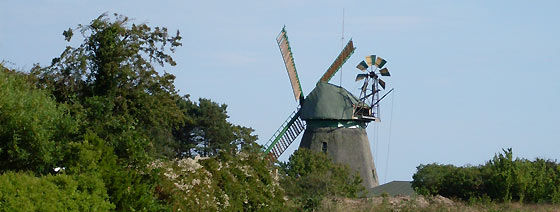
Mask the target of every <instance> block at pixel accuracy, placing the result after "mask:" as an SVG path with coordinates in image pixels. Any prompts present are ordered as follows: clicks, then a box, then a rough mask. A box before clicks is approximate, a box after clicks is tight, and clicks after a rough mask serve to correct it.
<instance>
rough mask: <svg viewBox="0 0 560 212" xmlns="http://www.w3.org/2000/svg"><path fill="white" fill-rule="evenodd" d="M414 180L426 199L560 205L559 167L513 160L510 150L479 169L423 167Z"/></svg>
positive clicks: (545, 161)
mask: <svg viewBox="0 0 560 212" xmlns="http://www.w3.org/2000/svg"><path fill="white" fill-rule="evenodd" d="M413 179H414V180H413V182H412V184H413V187H414V188H415V189H416V191H418V192H419V193H421V194H425V195H436V194H439V195H442V196H446V197H455V198H460V199H463V200H471V201H472V200H496V201H505V202H509V201H512V200H514V201H520V202H533V203H542V202H549V203H560V164H558V163H557V162H556V161H551V160H543V159H539V158H537V159H535V160H534V161H530V160H527V159H519V158H517V159H515V160H513V157H512V150H511V149H508V150H504V152H503V154H502V153H500V154H497V155H495V156H494V158H493V159H492V160H490V161H488V162H487V163H486V164H484V165H480V166H464V167H456V166H453V165H440V164H428V165H420V166H418V168H417V172H416V174H414V176H413Z"/></svg>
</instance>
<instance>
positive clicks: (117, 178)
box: [0, 14, 283, 211]
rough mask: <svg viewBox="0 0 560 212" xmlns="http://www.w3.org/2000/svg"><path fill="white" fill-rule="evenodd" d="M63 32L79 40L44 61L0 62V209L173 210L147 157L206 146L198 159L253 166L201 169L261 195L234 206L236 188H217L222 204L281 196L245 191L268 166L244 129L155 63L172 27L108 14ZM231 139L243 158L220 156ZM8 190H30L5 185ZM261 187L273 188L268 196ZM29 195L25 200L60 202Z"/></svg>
mask: <svg viewBox="0 0 560 212" xmlns="http://www.w3.org/2000/svg"><path fill="white" fill-rule="evenodd" d="M74 31H78V32H79V34H81V36H82V38H83V40H82V42H81V44H79V45H78V46H76V47H72V46H68V47H66V49H65V50H64V51H63V53H62V54H61V55H60V56H58V57H56V58H54V59H53V60H52V63H51V64H50V65H49V66H46V67H41V66H39V65H36V66H35V67H34V68H33V69H32V70H31V72H29V73H25V72H20V71H14V70H8V69H7V68H5V67H4V66H3V64H0V159H1V160H0V178H1V179H2V180H4V181H2V182H3V183H7V184H10V185H11V186H6V187H5V189H4V190H0V198H3V199H2V201H0V202H2V204H0V210H2V211H3V210H10V208H12V207H16V206H14V205H12V204H16V202H17V201H21V202H29V201H35V200H36V199H41V198H43V199H44V201H46V202H57V201H59V202H60V203H61V204H69V206H68V207H66V210H70V211H106V210H109V209H113V210H116V211H138V210H141V211H168V210H172V209H177V208H176V207H175V206H176V203H178V202H177V201H175V200H176V199H177V198H176V196H175V195H173V196H171V195H164V194H175V193H174V192H176V191H175V190H173V189H172V188H171V187H169V186H165V185H168V184H166V182H167V183H169V181H168V180H166V178H163V177H162V176H164V175H162V173H166V172H165V170H163V168H150V166H149V164H151V163H153V161H164V162H165V163H166V164H168V163H172V161H177V160H181V159H182V158H183V159H186V158H189V157H194V156H196V155H202V156H213V157H214V158H212V159H208V160H205V161H208V163H209V164H211V163H210V161H214V160H215V161H217V162H220V161H221V163H225V164H228V163H231V164H232V166H233V167H237V166H239V165H241V164H244V165H243V166H242V167H249V169H248V171H249V172H250V173H256V174H255V176H258V177H255V180H253V181H254V182H253V181H247V179H248V177H247V176H244V175H239V171H231V172H232V173H235V174H231V175H226V174H221V173H220V172H219V171H217V172H213V171H214V170H213V169H212V168H211V167H209V168H208V170H209V173H215V175H216V176H222V175H224V176H223V177H224V178H225V177H226V176H229V178H232V179H234V180H237V181H239V182H247V183H246V184H243V183H242V184H240V186H241V188H243V189H245V190H246V191H247V193H246V196H250V197H251V198H253V197H259V198H261V199H259V200H254V199H250V202H249V203H247V204H249V205H242V206H240V205H239V204H237V203H238V199H243V198H241V197H239V195H240V194H243V192H241V193H240V192H239V191H233V190H232V189H229V190H228V189H222V190H223V192H224V194H228V195H229V197H230V199H231V201H230V206H231V208H236V210H237V209H239V208H241V210H243V209H247V207H248V209H249V210H257V209H258V208H266V207H273V206H277V205H278V204H279V203H278V201H279V200H281V201H283V199H282V198H281V196H282V195H276V193H274V192H279V189H277V188H276V189H274V188H272V189H270V188H268V190H267V189H259V190H253V189H254V188H261V187H263V186H264V185H266V186H269V184H268V183H270V182H272V180H270V178H271V177H270V176H272V175H270V170H272V169H271V166H270V165H269V164H268V163H266V162H264V161H262V160H258V161H257V160H256V158H258V157H257V156H255V155H256V154H257V153H256V152H255V151H254V149H255V147H254V145H255V144H254V142H255V141H256V139H257V137H256V136H255V135H252V133H253V129H251V128H247V127H243V126H238V125H234V124H231V123H230V122H228V121H227V118H229V117H228V115H227V111H226V108H227V106H226V105H225V104H218V103H216V102H213V101H211V100H209V99H200V100H199V102H193V101H191V100H190V99H189V98H188V96H185V97H180V96H179V95H178V91H177V90H176V89H175V87H174V85H173V83H174V78H175V77H174V76H173V75H171V74H168V73H165V72H164V71H161V70H156V68H157V67H163V68H165V67H166V65H172V66H173V65H175V64H176V63H175V61H174V60H173V58H172V57H171V53H173V52H174V51H175V48H176V47H178V46H181V43H180V40H181V37H180V35H179V32H177V33H176V34H173V35H171V34H168V31H167V29H166V28H160V27H154V28H152V27H149V26H148V25H147V24H140V25H136V24H131V23H129V19H128V18H127V17H125V16H121V15H117V14H115V15H107V14H103V15H101V16H99V17H98V18H96V19H94V20H93V21H92V22H91V23H89V24H88V25H79V26H78V27H77V28H74V29H72V28H70V29H68V30H66V31H64V33H63V35H64V38H65V39H66V40H67V41H70V40H71V39H73V37H74ZM161 73H163V74H161ZM242 150H243V151H244V152H246V153H245V154H248V155H250V156H248V158H251V160H247V161H240V160H237V159H235V158H234V157H233V156H229V157H228V156H227V155H236V154H238V153H239V151H242ZM176 158H178V159H176ZM232 158H233V159H232ZM228 161H229V162H228ZM224 170H227V169H224ZM11 171H15V172H11ZM20 171H26V172H25V173H22V172H20ZM265 173H266V175H265ZM267 176H268V177H267ZM2 177H3V178H2ZM185 177H192V176H190V175H189V176H185ZM223 181H225V180H221V181H220V180H218V179H215V180H214V182H216V186H217V187H220V188H221V186H225V185H227V183H224V182H223ZM249 182H252V183H249ZM220 183H221V184H220ZM259 183H260V184H259ZM26 184H33V185H34V184H41V185H42V186H43V185H44V186H45V187H44V188H45V189H52V190H53V194H56V195H54V196H52V197H51V198H46V196H45V195H49V193H48V192H44V189H42V187H41V188H39V187H37V188H39V189H38V190H37V193H32V190H29V189H27V188H23V187H25V186H26ZM87 186H90V187H87ZM92 186H93V187H92ZM236 186H237V184H236V185H235V186H230V187H232V188H237V187H236ZM226 187H227V186H226ZM277 187H278V186H277ZM9 189H12V190H9ZM14 189H15V190H17V191H22V192H23V191H25V192H31V193H21V195H20V196H14V195H16V194H17V192H13V191H14ZM57 189H58V190H57ZM166 189H167V190H166ZM213 189H215V188H213ZM56 192H58V193H56ZM267 192H268V193H267ZM270 192H272V193H273V195H276V196H277V197H276V198H270V195H271V194H269V193H270ZM265 194H266V195H265ZM68 195H70V196H68ZM71 195H74V196H71ZM15 197H18V198H19V199H18V198H15ZM82 198H86V199H91V200H92V201H91V202H89V203H88V204H90V205H88V204H84V205H81V204H82V203H83V201H82ZM67 199H70V200H71V201H73V202H71V201H70V200H67ZM245 199H247V198H245ZM93 200H95V201H93ZM6 201H7V203H6V204H4V203H3V202H6ZM69 201H70V202H69ZM36 202H37V204H36V205H31V206H30V208H31V209H30V210H35V209H37V208H40V209H41V210H44V211H59V210H65V207H58V206H59V205H57V204H53V205H54V206H52V207H51V206H49V207H45V206H44V203H45V202H41V201H39V200H37V201H36ZM76 205H78V206H76ZM262 205H266V207H264V206H262ZM35 206H36V208H35V209H33V208H34V207H35ZM74 206H76V207H74ZM191 206H192V205H191ZM179 208H181V207H179ZM187 208H188V207H187ZM184 209H186V208H184ZM190 209H191V210H193V208H192V207H191V208H190Z"/></svg>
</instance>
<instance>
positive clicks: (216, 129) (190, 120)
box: [173, 96, 257, 157]
mask: <svg viewBox="0 0 560 212" xmlns="http://www.w3.org/2000/svg"><path fill="white" fill-rule="evenodd" d="M178 105H179V107H180V108H181V110H182V111H183V113H184V115H185V117H187V118H186V121H185V122H183V123H181V124H180V125H178V126H177V127H176V128H175V130H174V131H173V134H174V136H175V139H176V140H177V142H178V145H177V147H176V148H177V150H176V151H177V153H178V156H179V157H192V156H194V155H202V156H212V155H217V153H218V152H219V151H230V152H231V151H238V150H240V148H241V146H243V145H250V144H252V143H254V142H255V141H256V140H257V136H255V135H252V133H253V132H254V130H253V129H251V128H247V127H243V126H239V125H234V124H232V123H230V122H229V121H228V120H227V119H228V118H229V116H228V115H227V105H226V104H218V103H216V102H213V101H212V100H210V99H205V98H200V99H199V100H198V103H196V102H192V101H191V100H189V99H188V96H185V97H183V98H182V99H181V100H179V102H178Z"/></svg>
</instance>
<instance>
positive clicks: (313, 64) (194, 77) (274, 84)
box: [0, 0, 560, 182]
mask: <svg viewBox="0 0 560 212" xmlns="http://www.w3.org/2000/svg"><path fill="white" fill-rule="evenodd" d="M343 8H344V11H345V26H344V37H345V39H346V41H347V39H348V38H353V41H354V45H355V46H356V47H357V49H356V51H355V53H354V55H353V56H352V57H351V58H350V59H349V60H348V62H347V63H346V65H345V66H344V67H343V68H342V70H341V72H339V73H338V74H337V75H335V77H333V79H332V81H331V82H332V83H334V84H340V82H342V85H343V86H344V87H345V88H346V89H348V90H349V91H351V92H353V93H355V94H358V88H359V86H360V85H359V84H358V83H355V82H354V81H353V79H354V77H355V75H356V74H357V73H358V71H357V69H355V66H356V64H357V63H358V62H359V61H361V60H363V58H364V56H366V55H369V54H376V55H380V56H382V57H384V58H385V59H387V61H388V63H387V65H386V66H387V67H389V69H390V71H391V74H392V76H391V77H390V79H387V80H386V82H387V84H388V86H389V87H394V88H395V92H394V94H393V95H389V96H388V97H387V98H386V99H385V100H384V101H383V103H382V108H381V110H382V111H381V116H382V120H383V121H382V122H381V123H380V124H378V125H377V126H376V125H374V124H371V125H370V126H369V127H368V129H367V132H368V135H369V138H370V142H371V144H372V148H373V149H372V152H374V154H375V155H374V158H375V163H376V165H377V169H378V173H379V178H380V180H381V182H387V181H392V180H411V179H412V174H413V173H414V172H415V171H416V166H418V165H419V164H426V163H434V162H437V163H444V164H455V165H464V164H472V165H477V164H481V163H483V162H484V161H486V160H488V159H490V158H491V157H492V156H493V155H494V154H495V153H498V152H500V151H501V149H502V148H509V147H511V148H513V152H514V156H516V157H524V158H528V159H534V158H536V157H542V158H550V159H558V158H560V155H559V154H560V151H559V149H560V126H559V125H558V124H557V122H558V120H560V112H559V111H558V109H559V108H560V70H558V67H560V59H559V58H560V41H559V38H560V27H559V26H560V24H559V22H560V13H559V12H558V11H560V1H505V0H504V1H448V0H441V1H438V0H432V1H305V0H286V1H241V0H239V1H211V0H210V1H171V0H162V1H144V0H141V1H139V0H136V1H132V0H128V1H113V0H96V1H93V0H43V1H40V0H27V1H19V0H4V1H2V6H1V7H0V60H5V61H8V62H9V63H8V64H7V65H8V66H10V67H13V68H18V69H20V70H28V69H30V68H31V67H32V65H33V64H34V63H40V64H41V65H48V64H49V62H50V60H51V59H52V58H53V57H56V56H58V55H59V54H60V53H61V52H62V50H63V49H64V48H65V46H66V45H68V44H67V43H66V42H65V41H64V39H63V36H62V31H64V30H66V29H68V28H69V27H72V28H75V27H76V26H77V25H78V24H87V23H89V22H90V21H91V20H92V19H94V18H96V17H98V16H99V15H100V14H102V13H104V12H109V13H119V14H123V15H126V16H128V17H130V18H133V19H134V21H135V22H146V23H149V24H150V25H152V26H166V27H168V28H169V30H170V31H175V30H180V32H181V34H182V36H183V38H184V40H183V47H182V48H179V49H178V51H177V53H176V54H175V60H176V61H177V63H178V65H177V66H176V67H165V68H162V69H161V70H166V71H168V72H170V73H173V74H175V75H176V76H177V79H176V82H175V83H176V86H177V88H178V89H180V92H181V94H190V95H191V96H192V97H193V99H195V100H196V99H198V98H199V97H206V98H210V99H212V100H214V101H217V102H220V103H226V104H228V113H229V115H230V116H231V117H230V121H231V122H233V123H235V124H240V125H244V126H249V127H252V128H254V129H255V130H256V134H258V136H259V142H260V143H264V142H266V141H267V140H268V139H269V137H270V136H271V135H272V134H273V133H274V131H275V130H276V129H277V128H278V127H279V126H280V124H282V122H283V121H284V120H285V119H286V118H287V117H288V115H289V114H290V113H291V112H292V111H293V110H294V109H295V107H296V106H297V103H296V102H295V101H294V99H293V94H292V91H291V87H290V83H289V80H288V75H287V74H286V70H285V68H284V65H283V61H282V58H281V56H280V51H279V50H278V47H277V45H276V41H275V38H276V35H277V34H278V33H279V32H280V30H281V28H282V27H283V26H284V25H286V28H287V31H288V35H289V39H290V42H291V47H292V51H293V54H294V58H295V63H296V66H297V69H298V71H299V72H298V74H299V77H300V80H301V82H302V87H303V91H304V93H305V94H308V93H309V92H310V91H311V90H312V89H313V87H314V86H315V82H317V80H318V79H319V77H320V76H321V75H322V74H323V73H324V71H325V70H326V69H327V67H328V66H329V65H330V64H331V62H332V61H333V60H334V58H335V57H336V56H337V55H338V53H339V51H340V49H341V36H342V11H343ZM76 38H78V37H75V40H76V41H77V40H79V39H76ZM0 92H1V91H0ZM391 111H392V112H391ZM376 129H377V130H376ZM292 145H293V146H294V147H296V146H297V145H299V139H298V141H297V142H295V143H294V144H292ZM294 147H292V151H293V149H294ZM287 155H288V153H285V155H284V156H283V157H282V158H281V159H282V160H285V159H286V158H287ZM387 159H388V160H387Z"/></svg>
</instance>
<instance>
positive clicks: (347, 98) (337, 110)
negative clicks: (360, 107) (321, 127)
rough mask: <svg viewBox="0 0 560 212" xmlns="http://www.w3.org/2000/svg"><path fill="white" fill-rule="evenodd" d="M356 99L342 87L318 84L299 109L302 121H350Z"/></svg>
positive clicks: (356, 102)
mask: <svg viewBox="0 0 560 212" xmlns="http://www.w3.org/2000/svg"><path fill="white" fill-rule="evenodd" d="M358 102H359V101H358V98H356V96H354V95H352V93H350V92H348V90H346V89H344V88H343V87H340V86H336V85H333V84H329V83H324V82H319V83H317V86H316V87H315V88H314V89H313V90H312V91H311V93H309V95H308V96H307V97H306V98H305V103H304V104H303V106H302V107H301V118H302V119H303V120H313V119H328V120H352V119H353V118H352V116H353V112H354V107H353V105H356V104H358Z"/></svg>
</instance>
